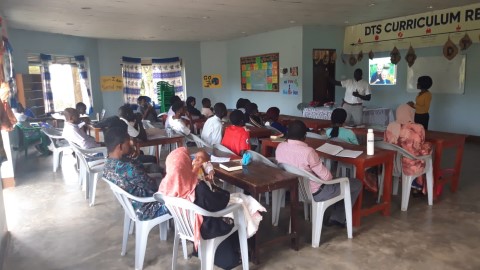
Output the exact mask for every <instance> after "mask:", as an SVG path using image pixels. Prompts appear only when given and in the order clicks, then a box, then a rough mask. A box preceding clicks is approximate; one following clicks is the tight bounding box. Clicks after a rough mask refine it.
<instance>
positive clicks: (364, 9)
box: [0, 0, 478, 41]
mask: <svg viewBox="0 0 480 270" xmlns="http://www.w3.org/2000/svg"><path fill="white" fill-rule="evenodd" d="M477 2H478V0H454V1H452V0H415V1H407V0H333V1H332V0H329V1H325V0H80V1H79V0H0V10H1V12H2V13H3V15H4V16H5V17H6V19H7V23H8V27H10V28H16V29H25V30H35V31H43V32H50V33H59V34H66V35H73V36H81V37H92V38H107V39H127V40H171V41H208V40H228V39H233V38H238V37H242V36H248V35H252V34H258V33H262V32H267V31H271V30H276V29H282V28H287V27H292V26H300V25H336V26H347V25H353V24H359V23H366V22H371V21H376V20H382V19H388V18H394V17H400V16H406V15H413V14H416V13H422V12H428V11H432V10H439V9H444V8H450V7H456V6H463V5H467V4H473V3H477Z"/></svg>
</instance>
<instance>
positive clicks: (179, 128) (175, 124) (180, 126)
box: [167, 116, 190, 135]
mask: <svg viewBox="0 0 480 270" xmlns="http://www.w3.org/2000/svg"><path fill="white" fill-rule="evenodd" d="M167 120H168V122H169V124H170V127H171V128H172V129H173V130H174V131H175V132H177V133H182V134H183V135H190V128H188V127H187V126H186V125H185V123H184V122H183V121H182V120H181V119H174V118H173V116H169V117H168V118H167Z"/></svg>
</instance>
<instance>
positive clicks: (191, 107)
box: [186, 96, 203, 118]
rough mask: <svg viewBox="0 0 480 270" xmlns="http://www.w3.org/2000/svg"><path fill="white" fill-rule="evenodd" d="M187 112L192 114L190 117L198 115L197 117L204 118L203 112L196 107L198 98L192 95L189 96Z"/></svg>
mask: <svg viewBox="0 0 480 270" xmlns="http://www.w3.org/2000/svg"><path fill="white" fill-rule="evenodd" d="M186 103H187V112H188V114H189V115H190V117H197V118H203V115H202V113H201V112H200V111H199V110H197V108H195V104H196V103H197V101H196V99H195V98H194V97H192V96H190V97H188V98H187V102H186Z"/></svg>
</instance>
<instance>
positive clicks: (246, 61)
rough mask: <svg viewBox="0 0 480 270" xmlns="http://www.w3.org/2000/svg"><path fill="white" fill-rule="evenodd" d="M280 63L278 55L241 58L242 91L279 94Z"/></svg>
mask: <svg viewBox="0 0 480 270" xmlns="http://www.w3.org/2000/svg"><path fill="white" fill-rule="evenodd" d="M278 62H279V54H278V53H270V54H262V55H255V56H248V57H241V58H240V75H241V84H242V91H268V92H278V91H279V78H278V74H279V72H278V67H279V65H278Z"/></svg>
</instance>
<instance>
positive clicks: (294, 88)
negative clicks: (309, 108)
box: [280, 76, 300, 96]
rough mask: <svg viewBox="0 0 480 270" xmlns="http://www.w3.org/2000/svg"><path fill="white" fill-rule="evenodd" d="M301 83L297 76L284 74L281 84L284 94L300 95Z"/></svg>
mask: <svg viewBox="0 0 480 270" xmlns="http://www.w3.org/2000/svg"><path fill="white" fill-rule="evenodd" d="M299 84H300V83H299V82H298V77H297V76H284V77H283V78H282V79H281V84H280V88H281V92H282V94H283V95H292V96H298V87H299Z"/></svg>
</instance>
